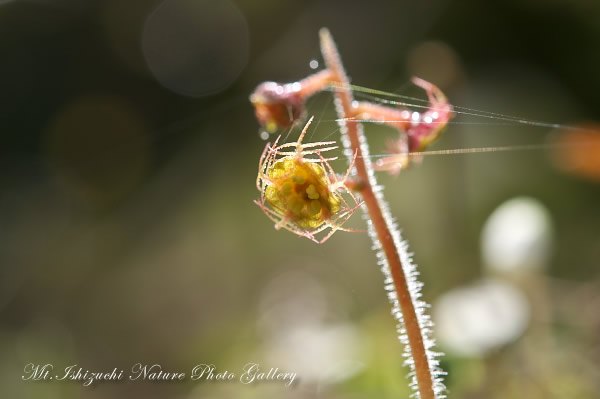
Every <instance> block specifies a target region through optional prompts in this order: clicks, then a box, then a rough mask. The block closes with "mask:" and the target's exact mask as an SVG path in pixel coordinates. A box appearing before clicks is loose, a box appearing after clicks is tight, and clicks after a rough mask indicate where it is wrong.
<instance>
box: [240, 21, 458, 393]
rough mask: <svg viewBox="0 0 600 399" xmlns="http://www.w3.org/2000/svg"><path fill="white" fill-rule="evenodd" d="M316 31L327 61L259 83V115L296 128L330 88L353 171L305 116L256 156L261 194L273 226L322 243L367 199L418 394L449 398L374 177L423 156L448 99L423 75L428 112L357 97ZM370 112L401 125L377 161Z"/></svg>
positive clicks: (255, 98)
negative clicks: (310, 102)
mask: <svg viewBox="0 0 600 399" xmlns="http://www.w3.org/2000/svg"><path fill="white" fill-rule="evenodd" d="M320 38H321V51H322V53H323V58H324V60H325V64H326V66H327V68H326V69H325V70H322V71H320V72H317V73H315V74H313V75H311V76H308V77H306V78H305V79H303V80H300V81H298V82H294V83H287V84H279V83H275V82H265V83H262V84H260V85H259V86H258V87H257V88H256V90H255V91H254V93H253V94H252V95H251V96H250V101H251V102H252V103H253V105H254V107H255V112H256V116H257V119H258V120H259V122H260V123H261V124H262V125H263V126H264V128H265V129H266V130H267V131H269V132H274V131H276V130H277V129H280V128H288V127H291V126H293V125H294V124H295V123H296V122H297V121H299V120H300V119H301V118H302V116H303V115H304V113H305V102H306V99H307V98H308V97H310V96H311V95H313V94H315V93H317V92H319V91H324V90H332V91H333V92H334V95H335V105H336V111H337V113H338V123H339V125H340V131H341V135H342V143H343V145H344V148H345V152H344V153H345V155H346V157H347V158H348V161H349V168H348V171H347V172H346V173H345V175H344V176H343V177H342V178H339V177H337V175H336V174H335V172H334V171H333V170H332V168H331V166H330V165H329V161H330V160H332V159H331V158H330V159H327V158H324V156H323V153H326V152H327V151H330V150H332V149H334V148H335V146H334V145H333V144H334V142H318V143H307V144H304V143H303V139H304V136H305V134H306V130H307V128H308V125H306V126H305V128H304V130H303V132H302V134H301V135H300V138H299V139H298V141H297V142H295V143H285V144H279V139H277V140H276V141H275V143H274V144H273V145H270V144H268V145H267V146H266V148H265V150H264V151H263V154H262V156H261V158H260V162H259V171H258V177H257V182H256V183H257V187H258V190H259V192H260V198H259V200H257V201H256V203H257V204H258V205H259V206H260V208H261V209H262V210H263V212H264V213H265V214H266V215H267V216H268V217H269V218H270V219H271V220H273V221H274V222H275V228H277V229H280V228H284V229H286V230H289V231H291V232H293V233H295V234H297V235H300V236H303V237H307V238H309V239H311V240H313V241H316V242H324V241H325V240H327V239H328V238H329V237H331V235H332V234H333V233H334V232H335V231H337V230H346V229H344V228H343V227H342V225H343V223H344V222H346V220H347V219H348V218H350V216H352V214H353V212H354V210H355V209H356V208H357V207H358V206H360V205H362V206H361V207H362V209H363V210H364V211H365V213H366V215H367V221H368V222H367V223H368V230H369V236H370V237H371V239H372V241H373V248H374V249H375V250H376V251H377V258H378V264H379V265H380V266H381V270H382V272H383V274H384V278H385V280H384V284H385V289H386V291H387V292H388V298H389V300H390V302H391V304H392V314H393V316H394V317H395V318H396V320H397V321H398V332H399V338H400V341H401V342H402V343H404V344H405V353H404V356H405V359H406V360H405V364H406V365H407V366H409V367H410V370H411V371H410V376H411V386H412V387H413V388H414V390H415V393H414V396H415V397H417V398H421V399H441V398H444V397H445V395H444V392H445V387H444V384H443V382H442V378H441V377H442V375H444V374H445V373H444V372H443V371H442V370H441V369H440V368H439V361H438V360H437V357H438V356H439V354H438V353H436V352H434V351H433V347H434V345H435V343H434V341H433V339H432V338H431V329H432V327H433V324H432V322H431V320H430V318H429V316H428V315H426V314H425V309H426V308H427V307H428V305H427V304H426V303H425V302H423V301H422V300H421V299H420V298H421V293H420V290H421V287H422V283H420V282H419V281H417V276H418V272H417V271H416V266H415V265H414V264H413V263H412V261H411V256H410V255H409V254H408V252H407V247H408V245H407V243H406V241H404V240H403V239H402V237H401V236H400V232H399V230H398V228H397V226H396V224H395V222H394V221H393V219H392V216H391V214H390V212H389V209H388V205H387V203H386V202H385V200H384V198H383V189H382V187H381V186H379V185H378V184H377V181H376V179H375V170H382V171H387V172H390V173H392V174H397V173H398V172H400V171H401V170H403V169H405V168H406V167H407V166H408V165H409V159H411V157H413V158H414V157H415V155H417V157H416V158H417V159H418V152H420V151H423V150H424V149H425V148H426V147H427V146H428V145H429V144H430V143H431V142H433V141H434V140H435V139H437V137H438V136H439V135H440V133H441V131H442V130H443V128H444V127H445V125H446V123H447V122H448V120H449V119H450V118H451V117H452V106H451V105H450V104H448V102H447V101H446V98H445V96H444V95H443V94H442V92H441V91H440V90H439V89H438V88H437V87H435V86H434V85H432V84H431V83H429V82H425V81H423V80H421V79H418V78H414V79H413V83H414V84H415V85H417V86H419V87H421V88H423V89H424V90H425V91H426V93H427V96H428V98H429V107H428V109H427V110H426V111H425V112H423V113H419V112H410V111H408V110H405V109H399V108H395V107H390V106H387V105H383V104H374V103H370V102H360V101H355V100H354V97H353V94H352V89H351V86H350V83H349V80H348V77H347V76H346V72H345V71H344V68H343V66H342V62H341V59H340V56H339V54H338V51H337V48H336V46H335V44H334V42H333V39H332V37H331V35H330V34H329V31H328V30H327V29H322V30H321V32H320ZM364 119H367V120H369V121H370V122H376V123H382V124H386V125H389V126H391V127H393V128H395V129H396V130H397V131H398V138H397V140H394V141H393V142H392V143H391V144H390V146H389V148H388V151H389V153H390V154H389V156H387V157H385V158H382V159H380V160H379V161H378V162H377V163H376V164H375V165H373V164H372V163H371V160H370V157H369V148H368V145H367V141H366V138H365V136H364V134H363V130H362V125H361V123H360V122H361V120H364ZM415 152H416V154H415ZM342 194H343V195H345V196H347V197H348V198H349V200H348V201H347V200H345V199H344V198H343V196H342ZM328 229H329V231H328V232H327V233H325V237H324V238H322V239H321V240H318V239H316V238H315V234H318V233H321V232H325V231H326V230H328Z"/></svg>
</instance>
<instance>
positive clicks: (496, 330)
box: [433, 279, 530, 356]
mask: <svg viewBox="0 0 600 399" xmlns="http://www.w3.org/2000/svg"><path fill="white" fill-rule="evenodd" d="M433 309H434V315H433V316H434V321H435V324H436V326H437V329H436V332H437V336H438V338H439V340H440V344H441V346H442V347H443V348H444V349H445V350H446V351H448V352H452V353H455V354H458V355H463V356H481V355H484V354H485V353H487V352H489V351H490V350H493V349H496V348H498V347H501V346H503V345H505V344H507V343H509V342H512V341H514V340H516V339H517V338H518V337H519V336H520V335H521V334H522V333H523V332H524V331H525V329H526V328H527V325H528V324H529V320H530V307H529V302H528V301H527V298H526V297H525V296H524V294H523V293H522V292H521V291H519V290H518V289H517V288H515V287H514V286H512V285H510V284H508V283H505V282H503V281H501V280H494V279H485V280H481V281H479V282H477V283H475V284H473V285H471V286H467V287H464V288H457V289H454V290H452V291H450V292H448V293H446V294H445V295H443V296H442V297H441V298H439V300H438V302H437V303H436V304H435V305H434V307H433Z"/></svg>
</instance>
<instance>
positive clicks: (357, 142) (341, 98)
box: [320, 29, 435, 399]
mask: <svg viewBox="0 0 600 399" xmlns="http://www.w3.org/2000/svg"><path fill="white" fill-rule="evenodd" d="M320 36H321V51H322V52H323V57H324V59H325V63H326V64H327V67H328V69H329V71H330V73H331V76H330V77H329V78H330V79H331V81H332V82H334V83H336V84H335V96H336V99H337V104H336V105H337V111H338V113H339V114H340V115H339V117H340V120H342V122H341V123H343V124H344V125H345V127H346V134H347V136H348V138H349V140H350V145H351V149H352V153H354V152H355V151H357V152H358V156H357V157H356V163H355V167H356V176H357V178H358V179H359V181H360V183H361V184H360V187H361V191H360V194H361V196H362V198H363V200H364V201H365V204H366V206H367V209H368V212H369V216H370V218H371V221H372V223H373V227H374V229H375V231H376V233H377V237H378V239H379V242H380V243H381V247H382V249H383V252H384V253H385V256H386V258H387V261H388V264H389V268H390V272H391V276H392V278H393V283H394V287H395V291H396V294H397V296H398V301H399V306H400V309H401V311H402V316H403V321H404V325H405V328H406V335H407V336H408V342H409V346H410V350H411V352H412V358H413V361H414V369H415V373H416V380H417V384H418V389H419V393H420V395H421V396H420V398H421V399H435V393H434V389H433V379H432V376H431V372H430V369H429V361H428V358H427V353H426V351H425V345H424V343H423V335H422V332H421V328H420V326H419V320H418V318H417V314H416V311H415V307H414V304H413V300H412V297H411V294H410V291H409V288H408V284H407V277H406V275H405V272H404V269H403V267H402V261H401V260H400V254H399V250H398V248H396V244H395V242H394V238H393V235H392V232H391V226H389V225H388V221H387V220H386V218H385V217H384V214H383V211H382V208H381V204H380V203H379V200H378V199H377V197H376V195H375V193H374V191H373V186H372V184H373V181H374V180H373V178H372V175H373V171H372V170H369V169H368V166H367V164H366V163H365V158H367V157H368V154H367V153H366V151H367V149H366V147H363V146H362V143H363V142H364V140H365V138H364V136H363V134H362V127H361V125H360V123H359V122H356V121H353V120H352V119H354V118H359V117H360V114H361V110H360V109H358V108H357V107H355V106H353V104H354V98H353V95H352V90H351V89H350V83H349V80H348V77H347V76H346V73H345V71H344V68H343V66H342V63H341V59H340V56H339V54H338V52H337V48H336V46H335V44H334V42H333V39H332V38H331V35H330V34H329V31H328V30H326V29H322V30H321V32H320ZM363 112H364V110H363ZM372 112H373V111H372ZM386 113H387V114H388V115H389V109H388V110H387V111H386ZM398 120H400V118H399V119H398Z"/></svg>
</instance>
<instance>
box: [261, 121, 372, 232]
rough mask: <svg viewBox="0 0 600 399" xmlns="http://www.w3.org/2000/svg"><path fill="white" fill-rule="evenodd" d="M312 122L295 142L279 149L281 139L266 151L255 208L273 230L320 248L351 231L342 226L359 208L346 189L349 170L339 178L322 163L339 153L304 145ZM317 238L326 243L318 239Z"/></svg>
mask: <svg viewBox="0 0 600 399" xmlns="http://www.w3.org/2000/svg"><path fill="white" fill-rule="evenodd" d="M312 119H313V118H310V120H309V121H308V123H307V124H306V126H304V129H303V130H302V133H301V134H300V137H299V138H298V140H297V141H296V142H293V143H286V144H278V142H279V139H280V138H281V136H280V137H278V138H277V140H275V142H274V143H273V144H272V145H271V143H268V144H267V145H266V146H265V149H264V151H263V153H262V155H261V157H260V161H259V164H258V176H257V178H256V187H257V188H258V191H259V192H260V197H259V199H258V200H255V201H254V203H256V204H257V205H258V206H259V207H260V209H262V211H263V212H264V213H265V215H267V216H268V217H269V219H271V220H272V221H273V222H275V228H276V229H281V228H283V229H286V230H288V231H291V232H292V233H294V234H297V235H299V236H301V237H306V238H308V239H310V240H312V241H314V242H316V243H323V242H325V241H327V240H328V239H329V238H330V237H331V236H332V235H333V233H335V232H336V231H338V230H342V231H355V230H351V229H346V228H344V227H342V225H343V224H344V223H345V222H346V221H347V220H348V219H349V218H350V217H351V216H352V214H353V213H354V212H355V211H356V209H358V207H359V206H360V205H361V203H360V202H359V201H358V200H357V199H356V197H355V196H354V194H353V193H352V192H351V191H350V189H349V188H348V186H347V185H346V181H347V180H348V175H349V174H350V171H351V170H352V165H350V167H349V168H348V170H347V171H346V173H345V175H344V176H343V177H341V178H340V177H338V176H337V175H336V173H335V172H334V171H333V168H332V167H331V165H330V163H329V161H333V160H335V159H337V158H336V157H332V158H325V157H323V153H325V152H328V151H332V150H335V149H337V148H338V147H337V146H336V145H335V141H320V142H314V143H306V144H305V143H303V142H302V140H303V139H304V136H305V135H306V132H307V130H308V127H309V126H310V123H311V122H312ZM345 197H347V198H345ZM328 229H329V231H327V230H328ZM319 233H324V237H322V238H321V239H317V238H316V235H319Z"/></svg>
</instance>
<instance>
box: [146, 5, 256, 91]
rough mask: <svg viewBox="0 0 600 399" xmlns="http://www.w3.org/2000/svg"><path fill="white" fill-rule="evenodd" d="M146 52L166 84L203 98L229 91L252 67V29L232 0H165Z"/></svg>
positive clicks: (151, 25) (152, 21)
mask: <svg viewBox="0 0 600 399" xmlns="http://www.w3.org/2000/svg"><path fill="white" fill-rule="evenodd" d="M142 50H143V53H144V58H145V59H146V63H147V64H148V68H149V69H150V70H151V71H152V74H153V75H154V77H155V78H156V79H157V80H158V81H159V82H160V84H161V85H163V86H164V87H166V88H168V89H170V90H172V91H174V92H175V93H178V94H181V95H185V96H190V97H203V96H207V95H210V94H215V93H217V92H220V91H222V90H224V89H226V88H227V87H229V86H230V85H231V84H232V83H233V82H234V81H235V79H236V78H237V77H238V76H239V74H240V73H241V72H242V70H243V69H244V67H245V66H246V63H247V61H248V52H249V37H248V26H247V23H246V19H245V17H244V16H243V15H242V13H241V12H240V10H239V9H238V8H237V7H236V6H235V5H234V4H233V3H231V2H230V1H228V0H220V1H201V0H200V1H198V0H165V1H163V2H162V3H161V4H160V5H159V6H158V7H157V8H156V9H155V10H154V11H153V12H152V13H151V14H150V16H149V17H148V19H147V20H146V24H145V26H144V30H143V33H142Z"/></svg>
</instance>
